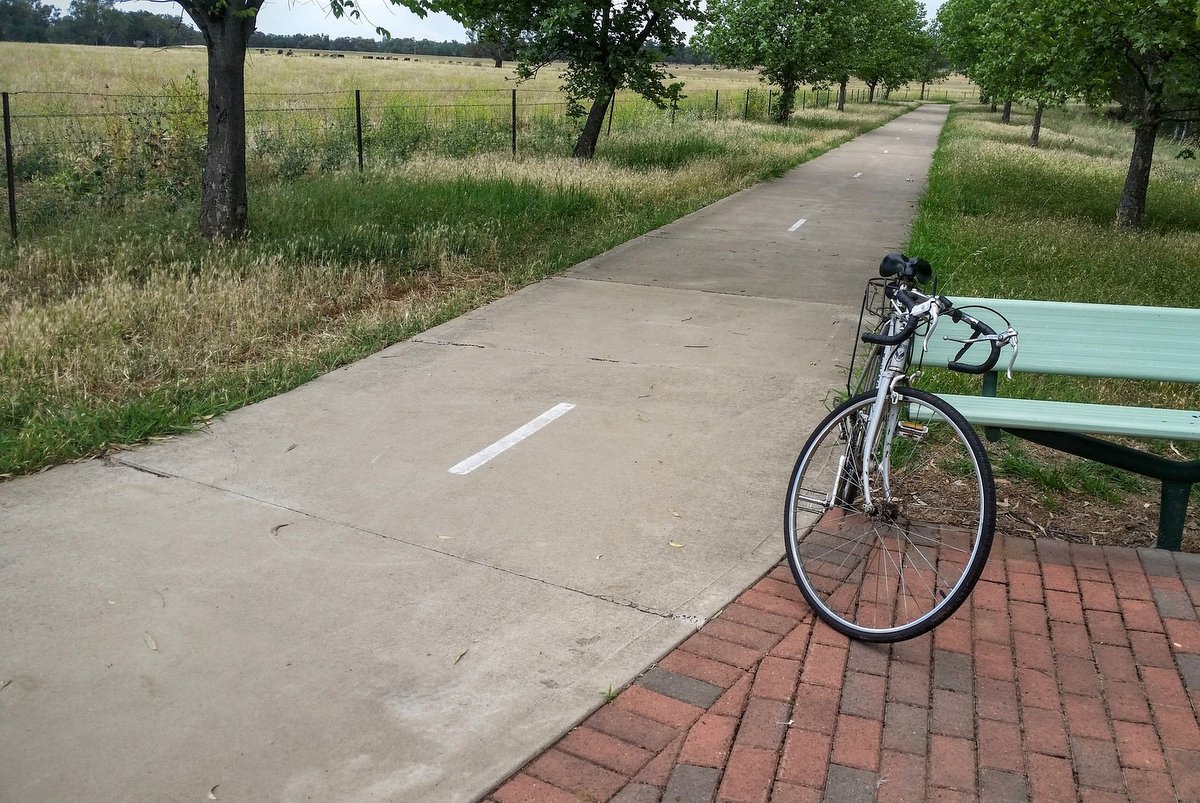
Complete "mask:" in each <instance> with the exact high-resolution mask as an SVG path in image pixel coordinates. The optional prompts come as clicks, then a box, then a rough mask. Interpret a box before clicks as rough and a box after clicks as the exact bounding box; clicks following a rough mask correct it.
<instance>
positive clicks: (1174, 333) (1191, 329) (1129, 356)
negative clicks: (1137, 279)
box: [914, 297, 1200, 382]
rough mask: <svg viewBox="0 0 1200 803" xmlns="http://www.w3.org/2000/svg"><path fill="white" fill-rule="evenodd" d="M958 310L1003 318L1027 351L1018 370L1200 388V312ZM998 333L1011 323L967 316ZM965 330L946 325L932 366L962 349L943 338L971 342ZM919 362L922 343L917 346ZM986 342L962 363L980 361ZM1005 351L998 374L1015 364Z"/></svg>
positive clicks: (1021, 306) (936, 338)
mask: <svg viewBox="0 0 1200 803" xmlns="http://www.w3.org/2000/svg"><path fill="white" fill-rule="evenodd" d="M951 300H952V301H953V302H954V304H955V306H961V307H967V306H970V305H981V306H984V307H990V308H992V309H994V310H996V311H998V312H1001V313H1003V314H1004V316H1005V317H1006V318H1008V320H1009V321H1011V322H1012V326H1013V328H1014V329H1016V330H1017V332H1018V333H1019V335H1020V344H1021V350H1020V353H1019V354H1018V356H1017V361H1016V364H1015V365H1014V366H1013V371H1014V372H1016V371H1022V372H1025V373H1042V374H1066V375H1073V376H1100V377H1114V378H1120V379H1150V380H1162V381H1169V382H1200V309H1181V308H1178V307H1134V306H1125V305H1117V304H1075V303H1071V302H1062V301H1013V300H1008V299H995V298H956V297H951ZM968 311H969V312H970V313H971V314H972V315H974V316H975V317H977V318H979V319H980V320H983V321H986V322H988V323H989V324H990V325H992V326H993V327H994V328H995V329H996V331H997V332H999V331H1003V329H1004V324H1003V322H1002V321H1001V320H1000V319H999V318H996V316H994V315H992V314H990V313H988V312H986V311H984V310H979V309H970V310H968ZM970 332H971V330H970V329H969V328H967V327H966V326H965V325H961V324H957V325H956V324H954V323H953V322H951V321H949V320H943V321H941V322H940V323H939V324H938V328H937V331H936V332H934V335H933V337H931V338H930V339H929V351H928V352H926V353H925V357H924V360H925V364H926V365H945V363H946V362H947V361H949V360H950V359H952V358H953V357H954V355H955V354H956V353H957V352H958V349H960V348H961V347H962V345H961V344H959V343H952V342H947V341H945V340H943V338H944V337H958V338H965V337H967V336H969V335H970ZM914 343H915V345H916V351H915V353H914V359H916V358H919V357H920V344H921V339H920V338H918V339H917V340H916V341H914ZM986 355H987V352H986V350H985V346H984V345H983V344H980V345H976V346H972V348H971V350H970V351H968V352H967V354H966V355H965V356H964V357H963V360H964V361H966V362H979V361H980V360H982V359H983V358H984V357H985V356H986ZM1008 355H1009V352H1008V350H1007V349H1005V351H1004V353H1003V354H1002V356H1001V358H1000V362H999V363H998V364H997V366H996V368H997V370H1003V369H1004V368H1006V367H1007V366H1008Z"/></svg>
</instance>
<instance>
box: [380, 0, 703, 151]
mask: <svg viewBox="0 0 1200 803" xmlns="http://www.w3.org/2000/svg"><path fill="white" fill-rule="evenodd" d="M401 1H402V2H404V4H405V5H407V6H409V8H411V9H413V10H414V11H417V12H418V13H425V12H427V11H443V12H445V13H447V14H449V15H450V16H451V17H453V18H454V19H455V20H458V21H459V22H460V23H462V24H463V25H464V26H465V27H471V25H472V24H477V23H478V21H479V20H497V21H498V22H499V24H500V25H501V26H502V28H503V29H504V30H507V31H510V32H516V31H520V32H522V33H523V36H524V39H525V43H524V45H523V47H522V50H521V53H520V61H519V62H518V64H517V75H518V76H519V77H520V79H521V80H528V79H530V78H533V77H534V76H535V75H537V73H538V71H539V70H541V69H542V68H544V67H546V66H547V65H549V64H550V63H551V62H556V61H560V62H561V61H565V62H566V68H565V69H564V70H563V73H562V75H561V77H562V81H563V83H562V89H563V91H564V92H565V93H566V95H567V109H568V111H569V112H570V114H571V115H572V116H574V117H584V116H585V114H586V119H585V121H584V124H583V130H582V131H581V132H580V134H579V138H578V139H577V140H576V142H575V150H574V155H575V157H576V158H579V159H590V158H592V156H593V155H595V153H596V143H597V142H598V141H599V139H600V131H601V129H602V127H603V125H604V116H605V114H607V113H608V107H609V104H610V103H611V102H612V101H613V99H614V98H615V96H616V93H617V91H618V90H620V89H625V88H628V89H632V90H633V91H635V92H637V93H638V94H639V95H641V96H642V97H644V98H646V99H647V100H649V101H651V102H652V103H654V104H656V105H658V106H659V107H663V106H665V99H666V97H667V87H666V86H665V85H664V83H663V81H664V79H666V78H668V77H669V76H668V74H667V72H666V71H665V70H664V69H662V67H661V66H660V65H659V61H658V59H659V58H661V55H662V54H664V53H670V52H671V51H672V50H673V49H674V48H675V47H676V46H677V45H680V44H682V43H683V33H682V32H681V31H680V30H679V29H678V28H677V27H676V25H675V24H676V23H677V22H680V21H690V20H696V19H699V18H700V10H699V0H401ZM584 103H590V106H589V107H588V108H587V109H586V110H585V108H584Z"/></svg>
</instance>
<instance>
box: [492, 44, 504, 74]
mask: <svg viewBox="0 0 1200 803" xmlns="http://www.w3.org/2000/svg"><path fill="white" fill-rule="evenodd" d="M492 62H493V63H494V66H495V67H496V69H497V70H498V69H500V68H501V67H503V66H504V46H503V45H501V44H500V43H499V42H497V43H496V44H495V45H494V47H493V49H492Z"/></svg>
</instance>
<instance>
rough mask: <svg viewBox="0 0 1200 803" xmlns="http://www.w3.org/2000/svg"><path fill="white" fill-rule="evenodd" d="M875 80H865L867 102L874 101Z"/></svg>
mask: <svg viewBox="0 0 1200 803" xmlns="http://www.w3.org/2000/svg"><path fill="white" fill-rule="evenodd" d="M875 83H876V82H875V81H868V82H867V103H874V102H875Z"/></svg>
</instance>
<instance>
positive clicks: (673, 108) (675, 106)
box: [671, 98, 679, 125]
mask: <svg viewBox="0 0 1200 803" xmlns="http://www.w3.org/2000/svg"><path fill="white" fill-rule="evenodd" d="M678 108H679V98H671V125H675V111H676V110H677V109H678Z"/></svg>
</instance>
